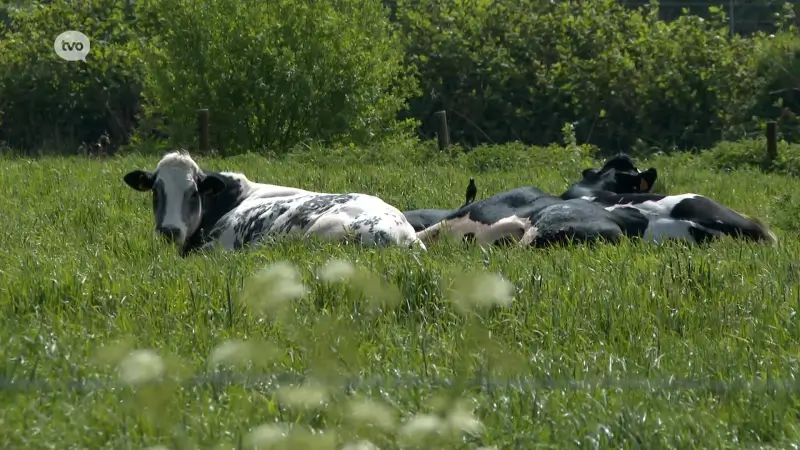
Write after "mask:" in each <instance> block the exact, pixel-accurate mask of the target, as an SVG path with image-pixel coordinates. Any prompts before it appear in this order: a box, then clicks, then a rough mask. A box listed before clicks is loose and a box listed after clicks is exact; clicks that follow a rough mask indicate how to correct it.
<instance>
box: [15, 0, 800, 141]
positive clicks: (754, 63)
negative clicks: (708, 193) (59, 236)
mask: <svg viewBox="0 0 800 450" xmlns="http://www.w3.org/2000/svg"><path fill="white" fill-rule="evenodd" d="M206 3H207V2H201V1H200V0H152V1H148V2H136V1H131V2H112V1H108V0H87V1H85V2H79V3H75V2H71V1H68V0H56V1H52V2H47V3H41V4H40V3H34V6H33V7H27V8H25V7H22V8H9V9H6V10H4V14H5V15H6V16H7V19H6V21H5V22H4V25H3V28H2V31H0V35H2V36H3V38H2V39H0V141H5V144H6V145H8V146H11V147H13V148H21V149H26V150H32V149H35V148H37V147H42V146H45V147H48V146H49V147H54V146H55V147H66V148H67V149H69V148H76V147H77V144H78V143H79V142H84V141H93V140H96V139H97V138H98V137H99V135H100V134H102V133H108V134H109V135H110V136H111V138H112V141H113V143H114V144H125V143H128V142H132V144H133V148H134V149H137V150H143V149H146V148H150V147H148V144H150V143H152V141H151V140H150V137H151V135H152V134H153V133H152V131H153V129H154V128H155V129H158V130H159V131H161V132H162V133H160V135H161V136H162V137H163V136H167V138H168V139H167V140H166V141H165V142H164V143H163V144H164V145H169V146H177V145H181V146H188V147H194V146H195V144H194V141H195V139H196V123H195V121H196V118H195V110H196V109H198V108H208V109H209V110H210V112H211V117H212V119H211V124H212V127H211V139H212V146H213V147H215V149H216V150H217V151H219V152H220V153H234V152H238V151H241V150H255V151H259V152H262V153H265V154H267V153H281V152H287V151H292V149H298V148H303V147H304V146H308V145H316V144H312V143H314V142H316V143H321V144H325V145H326V146H328V147H329V148H330V147H331V146H332V147H333V148H338V149H342V151H346V149H347V148H348V145H349V144H365V145H368V146H369V145H375V144H376V143H378V142H381V141H382V140H383V139H384V138H386V137H388V136H390V135H392V134H397V132H399V131H402V130H405V129H407V128H406V127H405V125H408V124H410V123H414V122H416V123H417V124H419V125H420V127H419V131H420V132H421V135H422V136H423V137H433V134H434V133H435V131H436V130H435V128H434V124H433V121H432V120H431V119H432V113H433V112H435V111H437V110H440V109H444V110H446V111H447V112H448V119H449V124H450V133H451V138H452V141H453V142H454V143H456V144H458V147H456V148H469V147H475V146H478V145H481V144H485V143H501V142H511V141H518V142H521V143H523V144H534V145H542V146H547V145H550V144H552V143H558V142H559V141H560V140H561V136H562V133H561V130H562V128H563V127H564V126H565V125H567V126H571V127H572V128H573V129H574V135H575V137H576V140H577V142H580V143H587V144H591V145H594V146H596V147H599V148H600V149H602V150H603V151H617V150H625V151H630V150H633V149H636V148H640V149H644V150H645V151H646V152H652V151H655V150H663V149H674V148H677V149H689V148H710V147H712V146H714V145H715V144H716V143H717V142H718V141H720V140H721V139H726V140H733V139H740V138H743V137H744V138H752V137H753V134H754V133H761V131H760V130H762V129H763V123H764V122H765V121H766V120H777V121H778V122H779V129H780V133H781V137H782V138H783V139H786V140H788V141H791V140H796V139H797V137H798V136H800V120H798V119H797V112H798V111H800V90H798V85H797V83H798V81H797V80H798V75H797V74H798V73H800V72H798V71H800V66H798V62H797V61H798V55H800V36H798V33H797V28H796V26H795V25H794V24H793V23H794V22H795V20H794V19H795V18H794V11H793V9H792V8H791V7H789V6H787V7H785V8H784V9H783V12H782V13H781V14H779V15H778V17H777V19H776V27H777V29H778V31H777V32H776V33H775V35H774V36H768V35H765V34H764V33H756V34H755V35H751V36H735V37H733V38H731V37H730V36H729V28H728V19H727V17H726V16H725V14H724V12H723V11H722V10H721V9H720V8H718V7H714V6H712V7H710V8H709V14H708V17H707V18H701V17H698V16H689V15H684V16H682V17H679V18H677V19H676V20H672V21H669V22H665V21H662V20H659V18H658V11H657V3H655V2H654V3H652V4H651V5H650V6H648V7H645V8H638V9H634V8H629V7H626V6H623V5H620V4H618V2H617V1H615V0H597V1H592V2H580V1H562V2H540V1H538V0H504V1H502V2H501V1H497V0H432V1H427V0H426V1H421V0H398V1H396V2H389V3H392V5H391V8H387V7H385V5H384V4H385V3H387V0H383V1H381V0H369V1H356V0H321V1H316V2H311V3H309V2H304V1H300V0H277V1H269V2H252V1H244V2H241V1H234V0H221V1H218V2H213V3H211V4H206ZM126 5H127V6H126ZM6 22H7V24H6ZM66 29H80V30H81V31H83V32H84V33H86V34H87V35H89V37H90V38H91V40H92V42H94V43H95V45H93V49H92V52H91V54H90V56H89V58H88V59H87V63H68V62H65V61H61V60H60V59H58V58H57V57H56V55H54V54H53V53H54V52H53V49H52V39H53V38H54V37H55V36H56V35H57V34H59V33H60V32H62V31H64V30H66ZM405 119H409V121H408V122H406V121H405ZM392 139H394V138H392ZM562 143H563V142H562ZM69 146H72V147H69Z"/></svg>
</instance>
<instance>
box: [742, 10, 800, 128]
mask: <svg viewBox="0 0 800 450" xmlns="http://www.w3.org/2000/svg"><path fill="white" fill-rule="evenodd" d="M756 42H757V49H758V51H757V53H756V72H755V74H756V76H757V77H759V78H761V79H763V80H764V83H763V87H762V90H761V92H760V93H759V95H758V96H757V99H758V101H757V102H756V104H755V105H754V106H753V109H752V111H751V115H752V116H755V117H758V118H764V119H770V120H775V121H776V122H777V123H778V130H779V132H780V134H781V136H782V137H783V138H784V139H787V140H789V141H795V142H797V141H800V117H799V116H798V115H800V35H799V34H798V30H797V27H795V26H790V27H787V29H785V30H782V31H780V32H778V33H776V34H775V35H771V36H765V35H763V34H761V35H760V36H758V37H757V41H756Z"/></svg>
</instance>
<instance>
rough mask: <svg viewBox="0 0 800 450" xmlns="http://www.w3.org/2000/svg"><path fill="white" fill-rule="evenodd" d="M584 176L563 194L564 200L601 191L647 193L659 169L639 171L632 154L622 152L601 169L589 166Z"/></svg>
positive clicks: (593, 194) (590, 195)
mask: <svg viewBox="0 0 800 450" xmlns="http://www.w3.org/2000/svg"><path fill="white" fill-rule="evenodd" d="M581 175H582V178H581V180H580V181H578V182H577V183H575V184H573V185H572V186H570V187H569V189H567V191H566V192H564V193H563V194H561V198H563V199H564V200H570V199H574V198H582V197H594V196H596V193H597V192H599V191H607V192H614V193H617V194H646V193H649V192H650V191H651V190H652V189H653V185H654V184H655V183H656V179H657V178H658V171H657V170H656V168H655V167H651V168H649V169H647V170H645V171H644V172H639V169H637V168H636V165H635V164H634V162H633V159H631V157H630V156H628V155H626V154H624V153H620V154H617V155H615V156H613V157H611V158H609V159H608V160H607V161H606V162H605V164H603V167H601V168H599V169H595V168H588V169H584V170H583V172H582V174H581Z"/></svg>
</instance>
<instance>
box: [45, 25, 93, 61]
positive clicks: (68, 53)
mask: <svg viewBox="0 0 800 450" xmlns="http://www.w3.org/2000/svg"><path fill="white" fill-rule="evenodd" d="M53 49H54V50H55V51H56V54H57V55H58V56H59V57H60V58H61V59H63V60H66V61H84V62H85V61H86V55H88V54H89V50H90V49H91V45H90V44H89V38H88V37H86V35H85V34H83V33H81V32H80V31H75V30H69V31H65V32H63V33H61V34H59V35H58V37H57V38H56V41H55V42H54V43H53Z"/></svg>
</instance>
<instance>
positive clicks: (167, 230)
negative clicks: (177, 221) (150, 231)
mask: <svg viewBox="0 0 800 450" xmlns="http://www.w3.org/2000/svg"><path fill="white" fill-rule="evenodd" d="M156 231H158V233H159V234H160V235H162V236H164V237H165V238H167V239H169V240H170V241H177V240H178V238H180V236H181V230H179V229H178V228H176V227H158V228H157V229H156Z"/></svg>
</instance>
